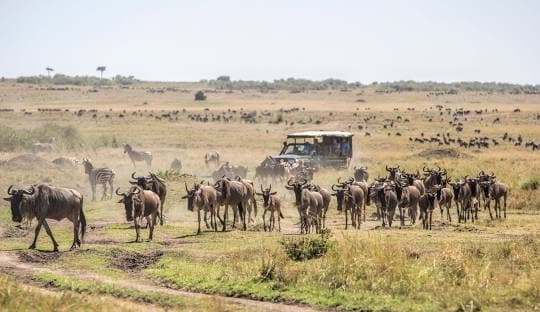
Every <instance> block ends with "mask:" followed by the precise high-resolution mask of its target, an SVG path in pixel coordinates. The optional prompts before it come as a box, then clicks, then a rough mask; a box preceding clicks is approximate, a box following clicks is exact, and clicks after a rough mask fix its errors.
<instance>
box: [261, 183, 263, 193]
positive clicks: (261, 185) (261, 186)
mask: <svg viewBox="0 0 540 312" xmlns="http://www.w3.org/2000/svg"><path fill="white" fill-rule="evenodd" d="M261 193H264V190H263V187H262V184H261Z"/></svg>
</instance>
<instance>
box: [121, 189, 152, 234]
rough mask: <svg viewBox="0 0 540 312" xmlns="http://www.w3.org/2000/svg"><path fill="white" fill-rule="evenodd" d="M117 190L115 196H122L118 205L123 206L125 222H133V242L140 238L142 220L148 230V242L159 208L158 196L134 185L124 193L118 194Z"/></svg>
mask: <svg viewBox="0 0 540 312" xmlns="http://www.w3.org/2000/svg"><path fill="white" fill-rule="evenodd" d="M118 190H119V189H116V194H117V195H119V196H122V199H120V200H119V201H118V203H122V204H124V208H125V210H126V220H127V221H133V223H134V224H135V233H136V235H137V236H136V238H135V242H138V241H139V239H140V237H141V236H140V227H141V226H140V224H141V221H142V219H143V218H145V219H146V224H148V228H149V234H148V240H152V238H153V235H154V227H155V225H156V223H157V217H158V214H159V206H161V201H160V200H159V196H158V195H157V194H156V193H154V192H152V191H147V190H143V189H142V188H141V187H139V186H136V185H135V186H132V187H131V188H130V189H129V191H127V192H124V193H119V192H118Z"/></svg>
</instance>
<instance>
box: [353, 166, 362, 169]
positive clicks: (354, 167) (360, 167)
mask: <svg viewBox="0 0 540 312" xmlns="http://www.w3.org/2000/svg"><path fill="white" fill-rule="evenodd" d="M360 169H362V167H360ZM353 170H356V166H354V168H353Z"/></svg>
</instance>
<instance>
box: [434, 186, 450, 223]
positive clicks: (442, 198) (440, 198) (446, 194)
mask: <svg viewBox="0 0 540 312" xmlns="http://www.w3.org/2000/svg"><path fill="white" fill-rule="evenodd" d="M448 180H449V179H448V178H447V179H446V180H444V181H443V185H442V186H444V187H440V188H439V189H438V190H437V202H438V205H439V209H440V210H441V221H442V220H443V214H444V213H443V210H444V209H443V208H445V207H446V218H447V219H448V222H452V216H451V215H450V208H451V207H452V201H453V199H454V192H453V190H452V189H450V188H448V187H446V185H447V184H448Z"/></svg>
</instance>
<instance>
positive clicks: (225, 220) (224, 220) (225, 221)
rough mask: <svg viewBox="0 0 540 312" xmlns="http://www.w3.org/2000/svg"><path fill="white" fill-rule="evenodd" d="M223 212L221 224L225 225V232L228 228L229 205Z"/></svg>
mask: <svg viewBox="0 0 540 312" xmlns="http://www.w3.org/2000/svg"><path fill="white" fill-rule="evenodd" d="M223 211H224V213H223V221H222V222H221V223H222V224H223V229H222V231H223V232H225V229H226V227H227V213H228V212H229V205H225V209H224V210H223Z"/></svg>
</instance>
